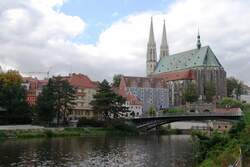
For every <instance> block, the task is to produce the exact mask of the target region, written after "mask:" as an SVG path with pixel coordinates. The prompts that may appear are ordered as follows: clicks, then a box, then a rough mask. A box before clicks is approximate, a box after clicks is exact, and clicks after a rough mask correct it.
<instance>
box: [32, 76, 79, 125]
mask: <svg viewBox="0 0 250 167" xmlns="http://www.w3.org/2000/svg"><path fill="white" fill-rule="evenodd" d="M74 100H75V89H74V88H73V87H72V86H71V85H70V84H69V82H68V81H67V80H63V79H62V78H61V77H53V78H51V79H50V80H49V82H48V85H47V86H45V87H44V88H43V91H42V94H41V95H40V96H39V98H38V102H37V106H38V117H39V118H41V120H42V121H43V122H46V123H48V124H49V123H51V121H52V120H53V118H54V117H56V120H57V125H59V124H60V123H61V120H62V121H63V122H62V123H63V124H66V123H67V116H68V114H69V113H70V111H71V110H72V109H73V106H74V105H75V102H74Z"/></svg>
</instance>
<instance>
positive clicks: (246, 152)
mask: <svg viewBox="0 0 250 167" xmlns="http://www.w3.org/2000/svg"><path fill="white" fill-rule="evenodd" d="M219 105H222V106H223V105H224V106H226V105H227V106H233V107H240V108H241V109H242V110H243V114H244V116H243V119H242V120H240V121H239V122H237V123H235V124H234V125H233V127H232V129H231V130H230V131H229V132H228V133H224V134H221V133H218V132H214V133H212V134H211V136H207V135H205V134H201V133H198V132H194V133H193V136H194V138H195V140H194V146H196V147H195V149H194V152H195V153H194V154H195V155H194V157H195V161H196V164H199V166H200V167H211V166H213V167H228V166H229V165H230V164H233V163H234V162H235V161H236V160H237V159H239V157H240V149H241V151H242V156H243V163H244V164H243V165H246V166H247V165H249V164H250V158H249V157H250V105H249V104H244V103H241V102H240V101H237V100H233V99H229V98H226V99H224V100H222V101H221V102H220V103H219Z"/></svg>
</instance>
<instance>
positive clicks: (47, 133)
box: [44, 130, 53, 137]
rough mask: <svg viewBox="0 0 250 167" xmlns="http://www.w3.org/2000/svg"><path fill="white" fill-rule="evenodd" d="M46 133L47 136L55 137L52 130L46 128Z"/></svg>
mask: <svg viewBox="0 0 250 167" xmlns="http://www.w3.org/2000/svg"><path fill="white" fill-rule="evenodd" d="M44 133H45V135H46V137H53V132H52V131H51V130H45V131H44Z"/></svg>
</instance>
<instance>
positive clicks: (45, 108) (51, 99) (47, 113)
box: [37, 79, 56, 125]
mask: <svg viewBox="0 0 250 167" xmlns="http://www.w3.org/2000/svg"><path fill="white" fill-rule="evenodd" d="M53 86H54V85H53V81H52V79H49V82H48V84H47V85H46V86H45V87H43V90H42V93H41V94H40V95H39V96H38V99H37V112H38V120H39V121H40V122H42V123H45V124H47V125H50V124H51V122H52V120H53V119H54V118H55V116H56V110H55V102H56V97H55V93H54V87H53Z"/></svg>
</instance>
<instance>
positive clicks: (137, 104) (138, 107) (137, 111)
mask: <svg viewBox="0 0 250 167" xmlns="http://www.w3.org/2000/svg"><path fill="white" fill-rule="evenodd" d="M124 98H125V99H126V102H125V106H126V107H128V109H129V111H130V112H129V113H126V115H125V118H131V117H140V116H141V115H142V109H143V103H142V102H141V101H140V100H139V99H138V98H137V97H136V96H134V95H133V94H132V93H127V94H126V95H125V96H124Z"/></svg>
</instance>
